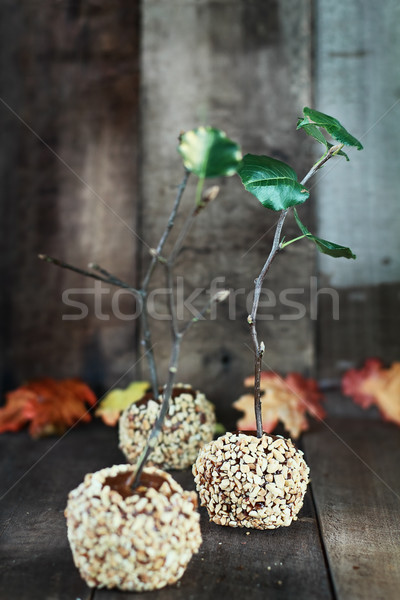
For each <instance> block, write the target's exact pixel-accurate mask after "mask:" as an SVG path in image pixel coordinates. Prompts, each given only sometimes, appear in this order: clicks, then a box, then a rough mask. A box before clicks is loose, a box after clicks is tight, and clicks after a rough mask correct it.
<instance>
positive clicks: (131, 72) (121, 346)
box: [0, 0, 139, 388]
mask: <svg viewBox="0 0 400 600" xmlns="http://www.w3.org/2000/svg"><path fill="white" fill-rule="evenodd" d="M0 46H1V52H0V55H1V59H0V60H1V75H0V96H1V99H2V103H1V105H0V136H1V148H2V151H1V153H0V174H1V177H0V180H1V198H2V202H1V206H0V228H1V235H0V249H1V251H0V273H1V279H2V281H3V286H2V287H3V289H2V295H1V311H0V312H1V318H2V323H1V328H0V331H1V337H2V341H3V342H4V362H3V363H2V365H1V368H2V373H1V375H2V380H3V381H4V385H5V387H6V388H10V387H12V386H14V385H15V384H17V383H21V382H22V381H24V380H26V379H28V378H31V377H37V376H43V375H44V374H47V375H52V376H54V377H71V376H74V375H75V376H78V375H80V376H82V377H84V378H85V379H86V380H88V381H90V382H91V383H92V384H97V385H98V384H101V385H102V386H109V385H111V384H114V383H115V380H116V379H117V378H118V377H120V376H121V375H122V374H123V372H124V371H125V370H126V369H127V368H128V367H129V366H131V365H132V363H133V362H134V357H135V336H134V330H135V323H134V321H133V320H128V321H127V320H122V319H123V318H124V317H122V319H121V318H118V316H117V315H116V310H114V307H115V306H116V307H117V308H119V309H120V311H121V312H122V313H131V314H132V312H133V309H134V306H133V304H134V303H133V301H132V298H129V297H128V295H127V294H122V295H121V294H119V292H118V291H116V290H115V289H114V288H112V289H106V288H105V287H103V290H102V291H101V290H100V287H101V286H97V287H96V286H95V284H94V282H93V281H92V280H87V279H85V278H83V277H81V276H79V275H76V274H72V273H70V272H66V271H61V270H57V269H56V268H53V267H52V266H50V265H47V264H43V263H41V262H40V261H39V260H38V258H37V254H38V253H47V254H50V255H55V256H58V257H60V258H63V259H64V260H66V261H68V262H71V263H75V264H77V265H78V266H81V267H83V268H85V267H86V265H87V263H88V262H91V261H93V262H98V263H99V264H102V265H103V266H104V267H105V268H107V269H109V270H112V271H115V273H116V274H118V275H119V276H120V277H121V278H125V279H128V280H129V281H135V277H136V273H135V271H136V265H135V262H136V259H135V247H136V244H137V238H136V237H135V235H134V233H133V231H134V230H135V228H136V215H137V212H136V211H137V206H138V203H137V178H138V171H137V160H138V104H139V93H138V88H139V71H138V47H139V1H138V0H134V1H132V2H129V3H115V2H113V1H110V0H107V1H106V2H101V3H98V2H91V1H85V2H57V3H45V4H43V5H42V6H40V10H38V3H37V2H31V1H29V0H28V1H24V2H20V3H18V5H16V4H15V3H13V2H9V1H6V2H4V3H2V5H1V18H0ZM3 101H4V102H5V103H7V105H8V107H7V106H6V105H5V104H4V103H3ZM12 111H14V112H12ZM21 119H22V120H21ZM68 289H70V290H71V292H70V294H71V295H70V300H73V301H78V302H82V303H83V305H84V306H85V305H86V307H87V309H88V314H87V316H86V317H85V318H83V319H78V320H63V316H64V315H68V316H70V317H71V316H72V317H77V315H78V316H79V314H80V312H81V311H80V309H77V307H76V306H75V308H74V307H72V305H71V303H69V305H68V306H67V305H66V304H65V303H64V302H63V298H62V294H63V292H64V291H65V290H68ZM115 294H119V295H117V296H115ZM113 300H114V305H113ZM96 305H97V309H96ZM96 313H97V314H96ZM133 376H134V373H131V377H133Z"/></svg>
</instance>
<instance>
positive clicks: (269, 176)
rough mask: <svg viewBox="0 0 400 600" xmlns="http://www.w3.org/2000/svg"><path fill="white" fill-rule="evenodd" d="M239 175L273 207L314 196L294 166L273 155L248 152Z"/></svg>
mask: <svg viewBox="0 0 400 600" xmlns="http://www.w3.org/2000/svg"><path fill="white" fill-rule="evenodd" d="M238 175H239V177H240V178H241V180H242V183H243V185H244V187H245V188H246V190H247V191H248V192H250V193H251V194H253V195H254V196H255V197H256V198H258V200H259V201H260V202H261V204H262V205H263V206H265V207H266V208H270V209H271V210H284V209H286V208H289V207H290V206H295V205H296V204H303V202H305V201H306V200H307V198H308V197H309V195H310V194H309V192H308V190H306V189H305V188H304V187H303V186H302V185H300V183H299V182H298V180H297V175H296V173H295V171H293V169H292V167H289V165H287V164H286V163H284V162H281V161H280V160H276V159H275V158H271V157H269V156H257V155H255V154H246V156H245V157H244V158H243V161H242V163H241V165H240V167H239V169H238Z"/></svg>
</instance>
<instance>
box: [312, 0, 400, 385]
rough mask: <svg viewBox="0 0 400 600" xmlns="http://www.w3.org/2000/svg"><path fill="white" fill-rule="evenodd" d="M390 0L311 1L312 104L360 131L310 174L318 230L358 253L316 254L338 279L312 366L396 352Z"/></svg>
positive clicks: (395, 104) (324, 371) (396, 72)
mask: <svg viewBox="0 0 400 600" xmlns="http://www.w3.org/2000/svg"><path fill="white" fill-rule="evenodd" d="M399 9H400V7H399V3H398V2H397V1H396V0H385V1H384V2H380V3H377V2H374V0H365V1H364V2H358V0H350V1H348V2H334V3H332V2H330V1H329V0H318V1H317V2H316V20H315V25H316V27H315V31H316V39H315V47H316V63H315V64H316V90H315V92H316V93H315V101H316V105H317V106H316V107H317V108H319V109H320V110H322V111H324V112H327V113H329V114H333V115H335V116H336V117H337V118H339V119H340V120H341V121H342V122H343V123H344V124H345V126H346V127H348V128H349V130H350V131H352V132H354V134H355V135H357V137H360V138H361V141H362V143H363V144H364V147H365V148H364V150H363V151H362V152H358V151H356V150H354V149H350V153H349V156H350V158H351V163H349V164H347V163H345V161H344V160H340V161H337V162H336V165H335V166H334V167H332V166H331V165H330V166H329V167H327V168H326V170H324V172H323V174H322V173H321V176H320V177H319V178H318V182H319V183H318V186H317V191H318V201H317V214H318V224H317V225H318V235H320V236H321V237H323V238H325V239H332V240H333V241H335V242H338V243H340V244H342V243H343V244H345V245H349V246H350V247H351V248H352V250H353V251H354V252H355V254H356V255H357V260H356V261H355V262H354V261H351V260H349V261H346V260H340V261H337V260H333V259H331V258H330V257H327V256H324V255H322V254H319V255H318V266H319V273H320V287H328V286H331V287H333V288H337V289H338V292H339V300H340V319H339V320H333V319H332V304H331V301H330V299H329V298H328V296H326V297H325V299H323V298H324V297H321V299H322V300H323V301H322V302H321V306H320V326H319V330H318V338H319V339H318V346H319V352H318V354H317V358H318V360H319V375H320V376H322V377H330V376H332V375H337V374H339V373H340V372H341V370H342V369H343V368H346V367H348V366H353V365H354V364H356V363H357V362H361V361H363V360H364V359H365V358H366V356H368V355H380V356H382V358H385V359H386V360H387V361H391V360H395V359H396V358H398V352H399V344H398V336H397V339H396V340H395V339H394V336H395V335H396V333H395V332H397V331H398V330H399V326H400V321H399V311H398V303H399V280H400V236H399V230H400V213H399V209H398V189H399V185H400V171H399V168H398V159H397V157H398V155H399V152H400V127H399V123H400V121H399V115H400V101H399V86H398V81H399V78H400V44H399V39H400V20H399V15H400V13H399Z"/></svg>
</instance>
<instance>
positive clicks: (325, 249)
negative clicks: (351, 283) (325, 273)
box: [294, 209, 356, 258]
mask: <svg viewBox="0 0 400 600" xmlns="http://www.w3.org/2000/svg"><path fill="white" fill-rule="evenodd" d="M294 217H295V219H296V222H297V225H298V226H299V228H300V231H301V232H302V233H303V234H304V235H305V237H306V238H308V239H309V240H311V241H313V242H314V244H315V245H316V246H317V249H318V250H319V251H320V252H322V253H323V254H328V255H329V256H333V258H356V255H355V254H353V253H352V251H351V250H350V248H347V247H346V246H339V244H335V243H333V242H328V241H327V240H323V239H322V238H319V237H317V236H316V235H313V234H312V233H310V232H309V231H308V229H307V227H306V226H305V225H304V224H303V223H302V222H301V221H300V218H299V215H298V213H297V210H296V209H294Z"/></svg>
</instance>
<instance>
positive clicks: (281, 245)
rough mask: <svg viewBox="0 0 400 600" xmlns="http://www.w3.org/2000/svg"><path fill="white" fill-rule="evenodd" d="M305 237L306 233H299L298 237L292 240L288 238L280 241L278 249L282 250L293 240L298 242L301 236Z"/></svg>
mask: <svg viewBox="0 0 400 600" xmlns="http://www.w3.org/2000/svg"><path fill="white" fill-rule="evenodd" d="M305 237H307V236H306V235H299V237H297V238H294V239H293V240H289V241H287V242H283V241H282V242H281V243H280V244H279V249H280V250H283V249H284V248H286V246H290V244H293V243H294V242H298V241H299V240H302V239H303V238H305Z"/></svg>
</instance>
